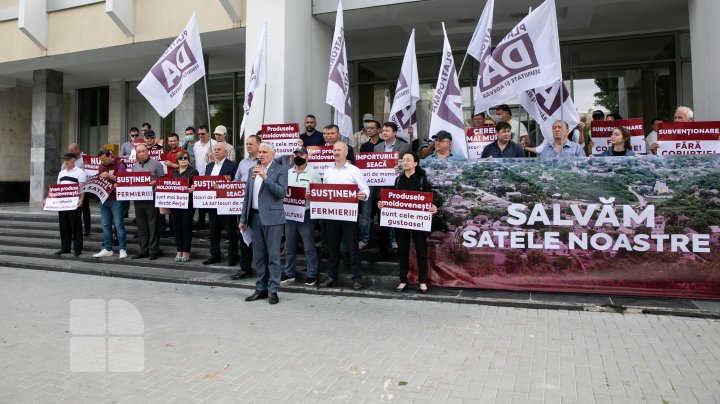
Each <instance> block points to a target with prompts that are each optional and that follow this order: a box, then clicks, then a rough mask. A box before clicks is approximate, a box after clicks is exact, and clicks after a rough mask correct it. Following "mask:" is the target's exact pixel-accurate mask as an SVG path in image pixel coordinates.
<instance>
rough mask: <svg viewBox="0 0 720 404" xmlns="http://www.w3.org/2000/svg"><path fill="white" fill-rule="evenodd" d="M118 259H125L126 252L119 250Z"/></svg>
mask: <svg viewBox="0 0 720 404" xmlns="http://www.w3.org/2000/svg"><path fill="white" fill-rule="evenodd" d="M120 258H127V251H125V250H120Z"/></svg>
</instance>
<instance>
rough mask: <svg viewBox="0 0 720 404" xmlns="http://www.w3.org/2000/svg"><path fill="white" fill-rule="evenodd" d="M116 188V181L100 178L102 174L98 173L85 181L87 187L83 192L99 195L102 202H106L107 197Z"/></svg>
mask: <svg viewBox="0 0 720 404" xmlns="http://www.w3.org/2000/svg"><path fill="white" fill-rule="evenodd" d="M114 188H115V184H114V183H112V182H110V181H108V180H106V179H105V178H100V176H98V175H96V176H94V177H92V178H89V179H88V180H87V182H86V183H85V188H83V192H85V193H88V194H93V195H95V196H97V197H98V199H99V200H100V203H105V201H106V200H107V198H108V197H109V196H110V194H111V193H112V192H113V189H114Z"/></svg>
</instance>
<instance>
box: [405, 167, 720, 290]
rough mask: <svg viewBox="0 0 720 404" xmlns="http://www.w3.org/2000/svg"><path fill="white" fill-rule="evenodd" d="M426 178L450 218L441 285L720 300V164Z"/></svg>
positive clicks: (435, 231)
mask: <svg viewBox="0 0 720 404" xmlns="http://www.w3.org/2000/svg"><path fill="white" fill-rule="evenodd" d="M423 168H425V170H426V171H427V173H428V178H429V179H430V181H431V183H432V184H433V189H434V194H435V195H434V198H435V201H436V204H437V205H438V206H439V210H438V213H437V215H435V217H434V218H433V225H432V232H431V233H430V235H429V238H428V264H429V268H428V271H429V273H428V276H429V281H430V282H431V283H432V284H435V285H441V286H447V287H460V288H486V289H503V290H532V291H554V292H583V293H611V294H624V295H644V296H668V297H687V298H705V299H720V248H719V247H720V240H719V238H720V158H718V157H716V156H712V155H690V156H676V157H672V158H668V157H647V156H642V157H634V158H630V157H627V158H626V157H621V158H616V157H611V158H588V159H582V160H581V159H576V160H538V159H504V160H501V159H498V160H491V161H472V162H451V163H445V162H439V161H430V162H424V164H423ZM413 280H414V279H413V277H412V276H411V281H413Z"/></svg>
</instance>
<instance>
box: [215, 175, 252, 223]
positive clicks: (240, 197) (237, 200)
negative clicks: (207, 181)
mask: <svg viewBox="0 0 720 404" xmlns="http://www.w3.org/2000/svg"><path fill="white" fill-rule="evenodd" d="M246 186H247V183H246V182H218V183H217V187H216V188H215V198H216V203H217V214H218V215H240V214H242V210H243V202H245V187H246Z"/></svg>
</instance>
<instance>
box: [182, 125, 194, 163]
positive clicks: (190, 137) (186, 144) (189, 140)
mask: <svg viewBox="0 0 720 404" xmlns="http://www.w3.org/2000/svg"><path fill="white" fill-rule="evenodd" d="M196 141H197V139H196V138H195V128H193V127H192V126H188V127H187V128H185V138H184V139H182V142H180V147H182V149H183V150H185V152H187V154H188V156H190V165H191V166H194V165H195V151H194V150H193V146H195V142H196Z"/></svg>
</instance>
